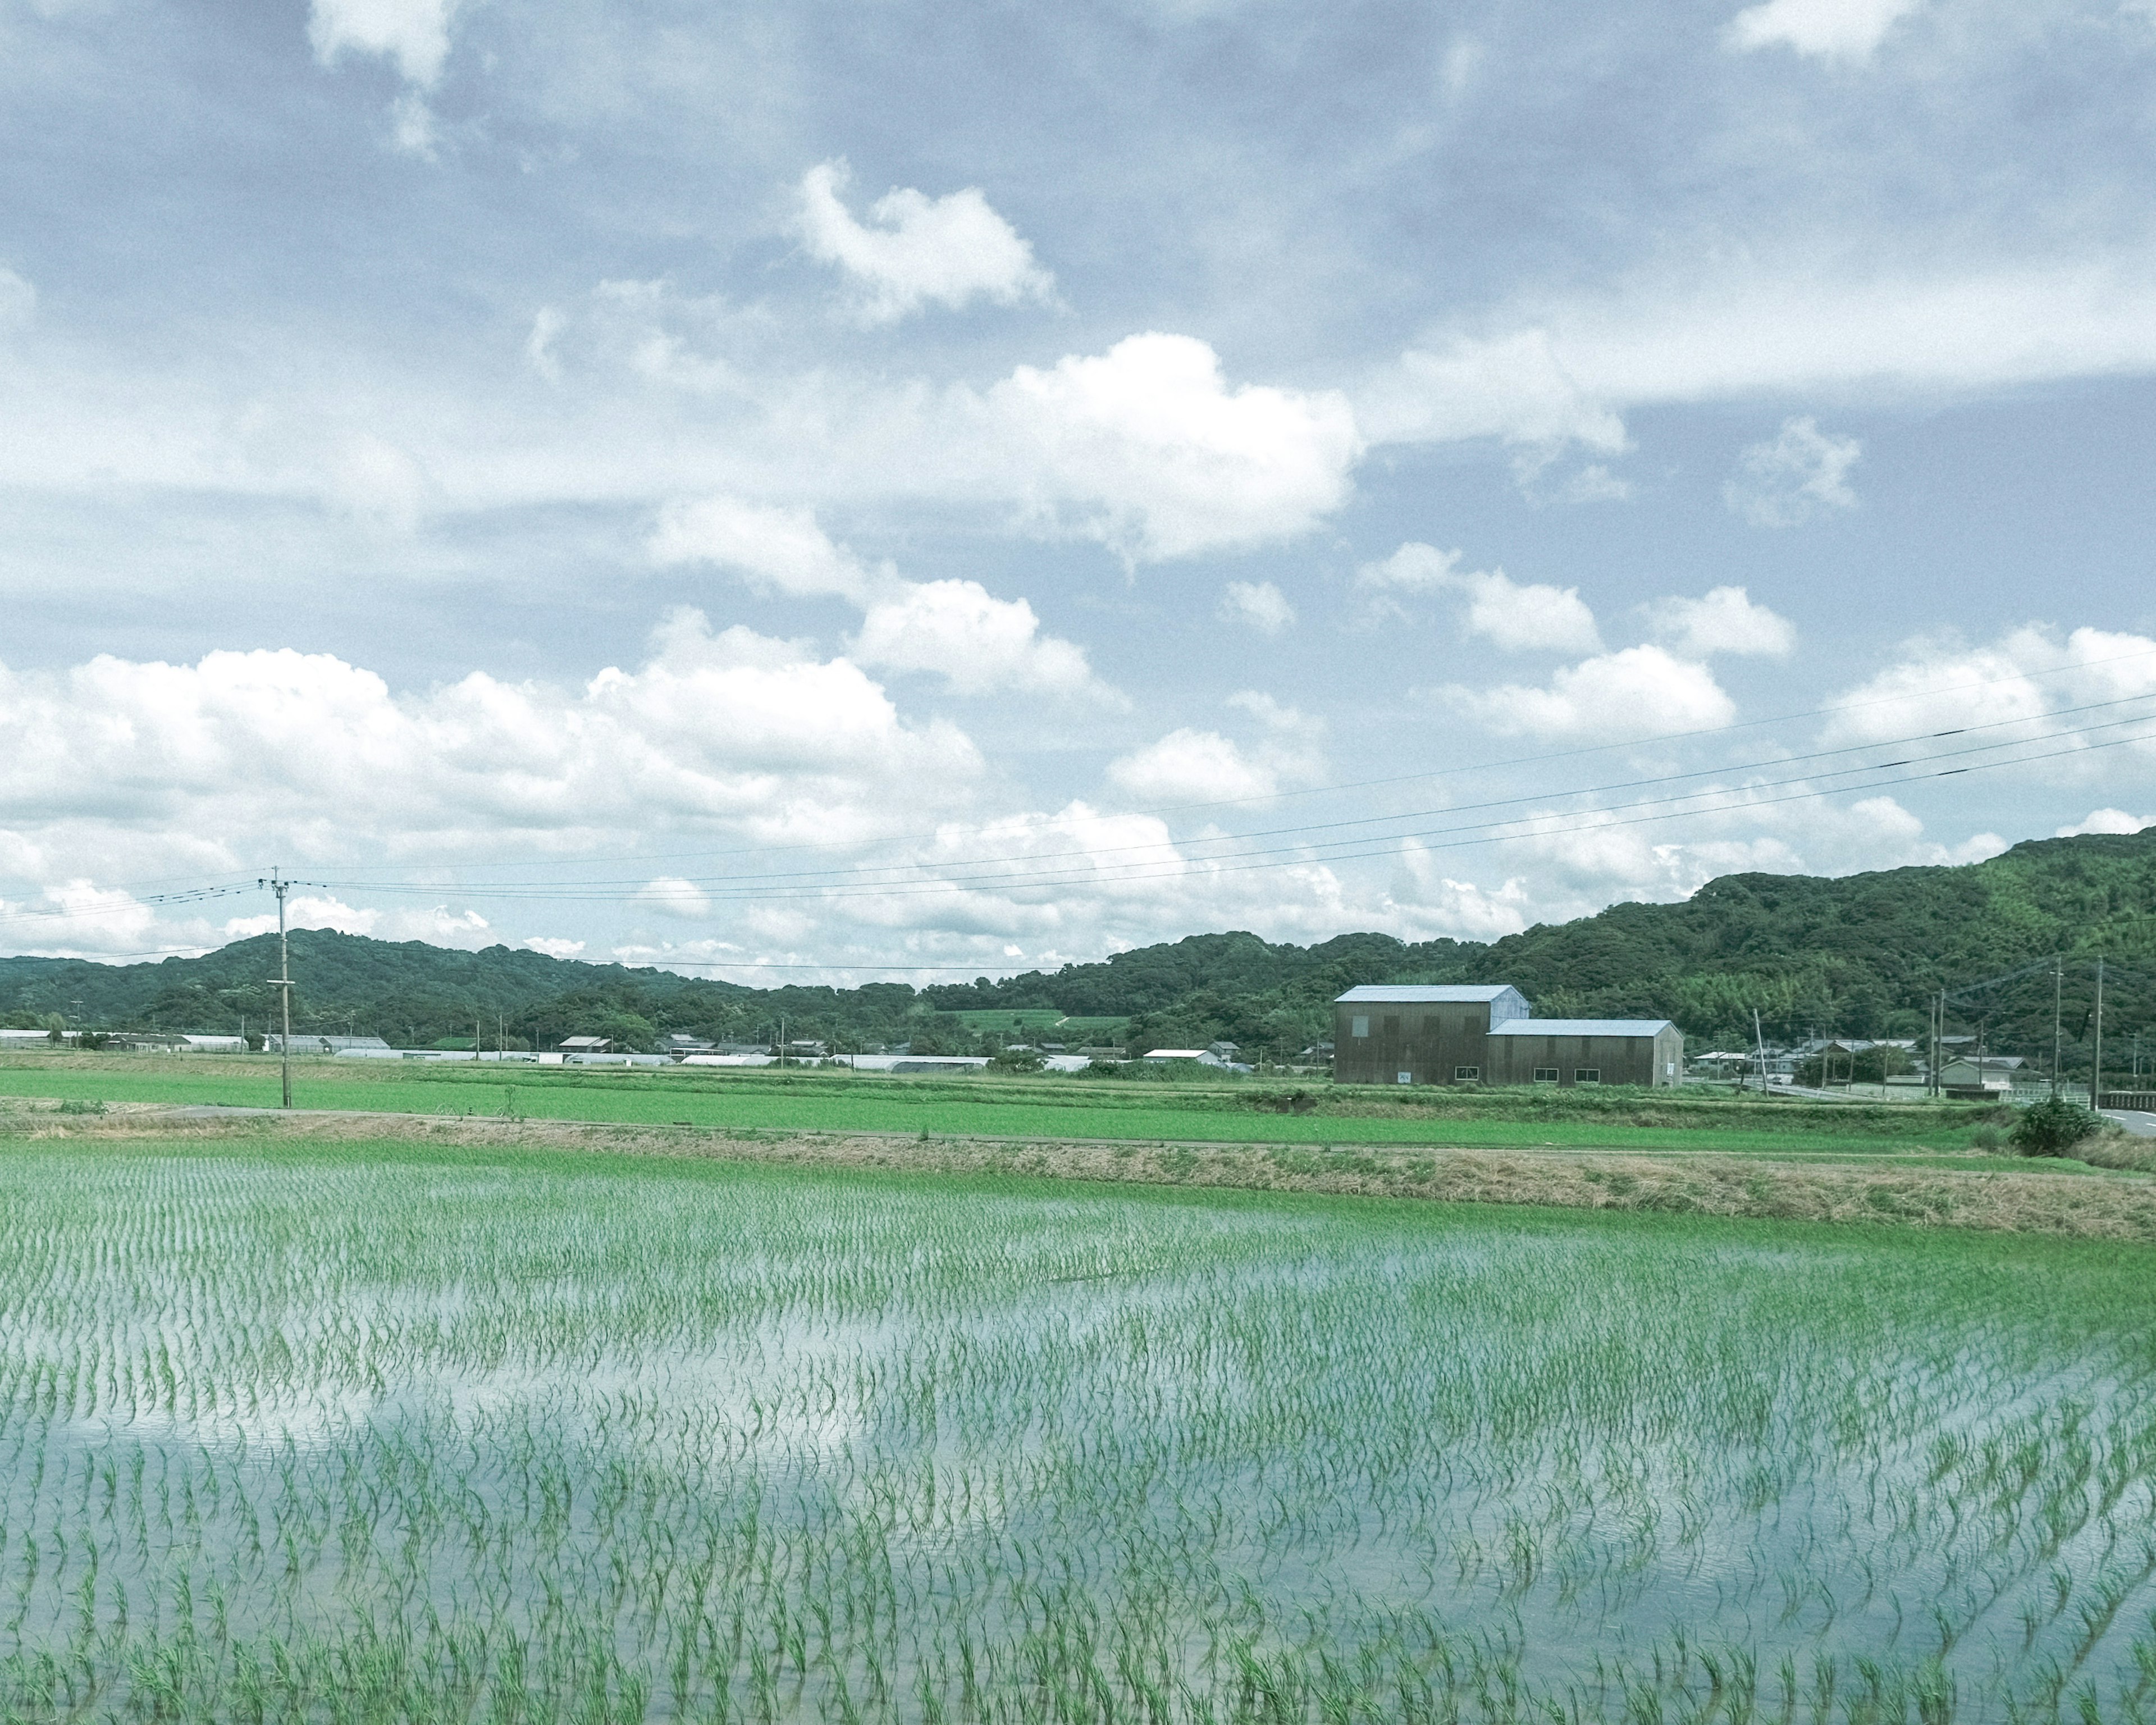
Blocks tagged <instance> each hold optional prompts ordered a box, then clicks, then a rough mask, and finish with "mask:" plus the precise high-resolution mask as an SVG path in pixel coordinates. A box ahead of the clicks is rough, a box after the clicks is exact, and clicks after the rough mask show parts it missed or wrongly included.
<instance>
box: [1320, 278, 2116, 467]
mask: <svg viewBox="0 0 2156 1725" xmlns="http://www.w3.org/2000/svg"><path fill="white" fill-rule="evenodd" d="M2152 367H2156V270H2152V268H2151V265H2150V259H2149V257H2148V254H2147V252H2146V250H2145V249H2120V250H2115V251H2105V252H2097V253H2094V254H2088V255H2082V256H2071V255H2068V256H2059V255H2056V254H2047V255H2040V256H2036V257H2034V258H2032V259H2030V260H2029V261H2025V262H2024V261H2020V260H2015V259H2007V260H2004V261H2002V260H2000V259H1997V258H1996V257H1987V258H1982V259H1952V258H1942V257H1940V256H1938V255H1937V254H1936V253H1935V254H1933V255H1931V256H1920V255H1917V254H1915V253H1914V252H1913V251H1912V253H1911V254H1910V255H1908V256H1907V257H1906V258H1901V257H1897V256H1895V255H1893V254H1892V252H1891V251H1888V252H1885V253H1881V252H1880V251H1879V249H1876V248H1875V249H1874V252H1873V254H1871V255H1869V256H1866V257H1865V258H1863V259H1861V260H1857V259H1851V258H1847V257H1843V256H1838V255H1837V256H1822V255H1821V254H1819V253H1818V252H1817V251H1816V250H1815V249H1813V246H1812V243H1811V242H1810V241H1809V239H1807V240H1806V241H1805V242H1804V244H1801V245H1799V246H1796V247H1794V248H1785V249H1781V250H1779V251H1774V250H1761V251H1758V252H1753V253H1746V252H1735V253H1730V252H1727V251H1725V252H1723V253H1722V254H1719V255H1714V254H1710V255H1709V256H1708V257H1707V259H1706V260H1705V261H1704V262H1703V261H1702V259H1701V257H1700V256H1699V254H1697V251H1692V252H1687V253H1686V254H1685V255H1684V256H1683V257H1682V258H1681V259H1674V260H1672V261H1669V262H1666V263H1662V264H1657V265H1655V266H1651V267H1647V268H1643V269H1640V270H1636V271H1635V272H1634V273H1632V274H1631V275H1630V276H1629V277H1626V278H1625V279H1622V280H1619V281H1617V282H1615V283H1614V284H1613V285H1610V286H1609V287H1608V288H1606V289H1599V290H1593V291H1589V292H1582V293H1578V294H1574V295H1568V296H1564V297H1558V298H1552V297H1547V296H1533V297H1529V296H1522V297H1521V298H1518V299H1517V300H1512V301H1510V302H1507V303H1504V304H1501V305H1496V306H1493V307H1492V308H1491V309H1490V310H1489V311H1486V312H1485V313H1484V314H1482V315H1481V316H1479V317H1477V318H1476V319H1474V320H1472V321H1457V322H1455V323H1453V324H1451V325H1450V326H1441V327H1440V328H1437V329H1435V330H1433V331H1431V332H1430V335H1429V336H1427V337H1426V338H1425V339H1424V340H1423V341H1420V342H1419V343H1418V344H1417V345H1416V346H1415V347H1412V348H1410V349H1409V351H1408V352H1405V353H1404V354H1403V355H1402V356H1401V357H1400V360H1399V363H1398V365H1397V366H1396V367H1393V368H1391V369H1390V370H1389V371H1386V372H1381V373H1379V374H1378V375H1377V376H1375V377H1373V378H1372V379H1371V380H1370V381H1369V382H1368V384H1367V385H1366V387H1365V388H1363V390H1362V391H1360V392H1359V393H1358V397H1357V402H1356V413H1357V418H1358V424H1359V425H1360V426H1361V428H1362V430H1363V434H1364V436H1365V437H1366V438H1368V439H1369V441H1370V442H1372V443H1373V444H1383V443H1392V442H1422V441H1456V440H1460V439H1476V438H1493V439H1499V440H1501V441H1502V442H1505V443H1507V444H1512V445H1514V446H1516V447H1519V448H1524V449H1530V450H1535V451H1539V452H1543V453H1542V454H1541V455H1538V457H1537V459H1545V458H1546V457H1547V454H1548V452H1550V451H1552V450H1553V449H1556V448H1558V447H1559V446H1562V445H1563V444H1579V445H1582V446H1584V448H1586V449H1589V450H1592V451H1594V452H1597V453H1602V454H1610V453H1615V452H1618V451H1621V450H1622V449H1625V448H1626V447H1627V436H1626V432H1625V422H1624V418H1623V415H1624V414H1625V412H1626V411H1628V410H1629V409H1631V408H1640V407H1645V406H1650V405H1657V404H1662V403H1695V402H1721V401H1739V400H1745V399H1750V398H1761V397H1765V398H1776V397H1782V398H1786V397H1789V396H1801V395H1806V394H1818V393H1826V392H1830V391H1831V392H1834V393H1838V394H1841V395H1845V396H1848V395H1856V394H1862V395H1865V396H1867V397H1870V398H1886V399H1892V400H1898V399H1903V398H1907V397H1909V396H1911V395H1913V394H1917V393H1936V392H1938V391H1942V390H1945V391H1955V392H1969V391H1979V390H1986V389H1996V388H2008V387H2012V386H2014V385H2016V384H2021V383H2028V382H2040V381H2045V380H2051V379H2056V378H2065V377H2106V376H2114V375H2128V374H2138V373H2143V372H2148V370H2150V369H2151V368H2152Z"/></svg>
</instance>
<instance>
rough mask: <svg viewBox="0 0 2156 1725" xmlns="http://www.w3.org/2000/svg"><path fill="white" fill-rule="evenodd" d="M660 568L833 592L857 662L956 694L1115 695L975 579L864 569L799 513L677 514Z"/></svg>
mask: <svg viewBox="0 0 2156 1725" xmlns="http://www.w3.org/2000/svg"><path fill="white" fill-rule="evenodd" d="M648 548H649V552H650V553H651V556H652V557H653V559H654V561H656V562H660V563H663V564H675V563H685V562H710V563H716V564H717V565H718V566H719V567H721V568H726V569H731V570H733V571H734V572H737V573H738V574H741V575H743V576H745V577H747V579H748V580H749V581H750V582H751V583H752V584H753V585H756V586H757V587H760V588H764V589H765V590H766V591H776V592H778V593H788V594H790V595H792V596H793V597H795V598H814V597H816V596H819V595H823V594H829V595H833V596H835V597H838V598H844V599H848V600H850V601H852V602H853V603H855V604H857V605H859V606H860V608H861V610H862V619H861V628H860V634H857V635H856V636H855V638H854V641H853V644H852V652H853V656H854V658H855V660H858V661H859V662H860V663H861V664H863V665H877V666H880V667H883V668H885V669H888V670H899V671H934V672H937V673H938V674H939V675H942V677H943V678H944V680H946V681H947V683H948V684H949V685H950V686H951V688H952V690H954V691H956V692H957V693H959V694H961V695H988V694H993V693H997V692H998V691H1006V690H1011V691H1021V692H1024V693H1028V694H1035V695H1052V696H1083V697H1085V698H1086V699H1088V700H1092V701H1101V702H1104V703H1106V704H1107V705H1110V706H1115V705H1120V704H1122V696H1120V695H1118V694H1117V693H1116V691H1113V690H1112V689H1110V688H1108V687H1107V686H1106V685H1105V684H1103V683H1101V682H1100V681H1099V680H1097V679H1096V678H1095V676H1094V675H1093V672H1092V668H1091V666H1090V665H1088V664H1087V663H1086V653H1085V649H1083V648H1081V647H1080V646H1078V645H1077V644H1075V643H1074V642H1070V641H1065V640H1062V639H1058V638H1057V637H1055V636H1054V635H1048V634H1042V633H1041V629H1040V619H1039V617H1038V616H1036V615H1035V614H1034V608H1033V607H1032V605H1031V604H1029V603H1028V602H1027V601H1025V600H1024V599H999V598H996V597H995V596H994V595H993V594H992V593H989V592H988V589H987V588H984V587H983V586H982V585H981V584H980V583H978V581H925V582H924V581H906V580H902V579H901V578H900V577H899V574H898V572H897V570H896V568H894V567H892V566H891V564H889V563H884V564H881V565H880V566H879V567H876V568H874V569H870V567H867V565H865V563H863V562H861V560H860V558H859V557H855V555H854V554H853V552H850V551H848V550H846V549H845V548H844V547H842V546H839V545H836V544H834V543H833V542H832V541H831V539H830V537H829V535H827V534H826V533H825V532H824V530H823V528H822V527H820V526H818V525H817V522H816V518H815V516H814V514H813V513H812V512H811V511H808V510H805V509H792V510H789V509H774V508H768V507H766V506H761V505H757V504H752V503H744V502H742V501H740V500H738V499H737V498H731V497H708V498H705V499H703V500H701V501H697V502H694V503H681V504H675V505H674V506H670V507H669V508H668V509H666V510H665V511H664V512H663V513H662V514H661V515H660V521H659V526H658V529H657V531H655V532H654V534H653V535H652V536H651V539H650V541H649V547H648Z"/></svg>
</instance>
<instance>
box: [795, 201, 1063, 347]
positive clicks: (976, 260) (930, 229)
mask: <svg viewBox="0 0 2156 1725" xmlns="http://www.w3.org/2000/svg"><path fill="white" fill-rule="evenodd" d="M848 178H849V171H848V169H847V167H846V164H845V163H844V162H824V163H822V164H820V165H819V166H818V167H812V168H810V169H809V170H808V172H807V174H805V175H804V176H803V177H802V181H801V193H800V195H801V209H800V217H799V223H800V232H801V234H802V238H803V240H804V241H805V242H806V244H807V245H808V253H809V255H810V256H811V257H814V258H815V259H817V260H818V261H819V262H820V263H825V264H836V265H837V266H838V267H839V269H841V270H844V271H845V272H846V274H847V275H850V276H851V277H852V278H853V279H854V280H855V282H856V283H858V284H859V285H860V286H861V287H862V288H863V289H864V290H865V300H864V301H863V305H862V311H863V314H864V316H866V317H867V318H868V319H869V320H870V321H872V322H877V323H888V322H891V321H895V320H896V319H898V318H901V317H903V316H906V314H907V313H909V312H912V311H919V310H920V309H921V307H922V306H923V305H943V306H947V307H949V308H950V309H952V310H953V311H956V310H957V309H958V308H960V307H962V306H963V305H967V304H968V302H969V301H971V300H975V299H986V300H993V301H994V302H995V303H996V304H998V305H1016V304H1017V303H1018V302H1019V300H1027V299H1032V300H1047V299H1050V298H1052V297H1053V296H1054V295H1055V277H1054V276H1052V275H1050V274H1049V272H1048V271H1047V270H1044V269H1042V268H1041V267H1040V265H1039V264H1037V263H1036V262H1034V256H1033V248H1032V247H1031V246H1029V245H1028V244H1026V242H1025V241H1024V239H1021V238H1020V237H1019V234H1018V232H1017V230H1016V229H1015V228H1013V227H1012V226H1011V224H1010V223H1009V222H1007V221H1005V220H1004V218H1002V217H1001V216H999V215H998V214H997V213H995V211H994V210H993V209H991V208H989V207H988V199H987V198H985V197H983V195H982V194H981V193H980V191H979V189H978V187H971V186H969V187H967V188H966V189H965V190H963V191H962V192H953V193H949V194H948V195H947V196H945V197H942V198H927V197H924V196H922V195H921V193H918V192H916V191H912V190H911V189H901V190H896V191H891V192H888V193H885V194H884V196H883V197H881V198H878V199H877V200H876V202H875V203H874V204H873V205H871V206H870V209H869V219H870V223H873V224H874V225H873V226H870V225H865V224H864V223H860V222H859V221H856V220H855V218H854V215H853V213H852V212H851V211H850V210H849V209H848V208H846V206H845V204H844V202H843V201H842V200H841V199H840V198H839V193H840V192H842V191H843V190H844V187H845V186H846V182H847V180H848Z"/></svg>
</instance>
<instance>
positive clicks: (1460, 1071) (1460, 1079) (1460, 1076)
mask: <svg viewBox="0 0 2156 1725" xmlns="http://www.w3.org/2000/svg"><path fill="white" fill-rule="evenodd" d="M1481 1076H1482V1069H1481V1067H1480V1066H1455V1067H1454V1068H1453V1069H1452V1081H1453V1082H1454V1083H1455V1084H1467V1083H1471V1082H1472V1081H1475V1080H1476V1079H1479V1078H1481Z"/></svg>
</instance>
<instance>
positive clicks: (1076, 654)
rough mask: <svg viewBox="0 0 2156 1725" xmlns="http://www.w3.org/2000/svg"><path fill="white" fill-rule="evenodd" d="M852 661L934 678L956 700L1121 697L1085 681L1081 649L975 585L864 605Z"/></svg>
mask: <svg viewBox="0 0 2156 1725" xmlns="http://www.w3.org/2000/svg"><path fill="white" fill-rule="evenodd" d="M852 651H853V656H854V657H855V659H856V660H860V663H862V664H863V665H875V666H878V667H880V668H882V669H885V670H901V671H934V672H937V673H938V674H939V675H942V677H943V678H944V679H945V680H946V681H947V682H948V684H949V685H950V686H951V688H952V690H953V691H956V692H957V693H958V694H961V695H990V694H995V693H998V692H1000V691H1014V692H1018V693H1021V694H1029V695H1047V696H1082V697H1084V698H1086V699H1088V700H1092V701H1102V702H1105V703H1107V704H1109V705H1111V706H1127V704H1128V703H1127V702H1126V701H1123V699H1122V696H1120V695H1118V694H1116V691H1113V690H1111V689H1110V688H1108V687H1107V686H1106V685H1104V684H1102V683H1101V682H1100V681H1099V680H1097V679H1096V678H1095V676H1094V675H1093V671H1092V667H1091V665H1088V664H1087V663H1086V653H1085V649H1083V648H1081V647H1080V646H1078V645H1077V644H1075V643H1074V642H1070V641H1065V640H1060V639H1057V638H1056V637H1055V636H1054V635H1045V634H1042V633H1041V632H1040V619H1039V618H1038V617H1036V616H1035V615H1034V609H1033V607H1032V606H1031V605H1029V604H1028V603H1026V602H1025V601H1024V599H998V598H995V597H994V596H993V595H992V594H991V593H989V592H988V589H987V588H984V587H983V586H982V585H981V584H980V583H978V581H925V582H909V583H906V584H905V585H904V586H903V587H902V588H901V589H900V590H899V591H898V592H897V593H894V594H892V595H891V596H890V597H887V598H882V599H879V600H878V601H876V602H875V603H873V604H871V605H870V607H869V608H868V612H867V614H866V615H865V617H863V619H861V629H860V634H858V635H856V636H855V638H854V641H853V645H852Z"/></svg>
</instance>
